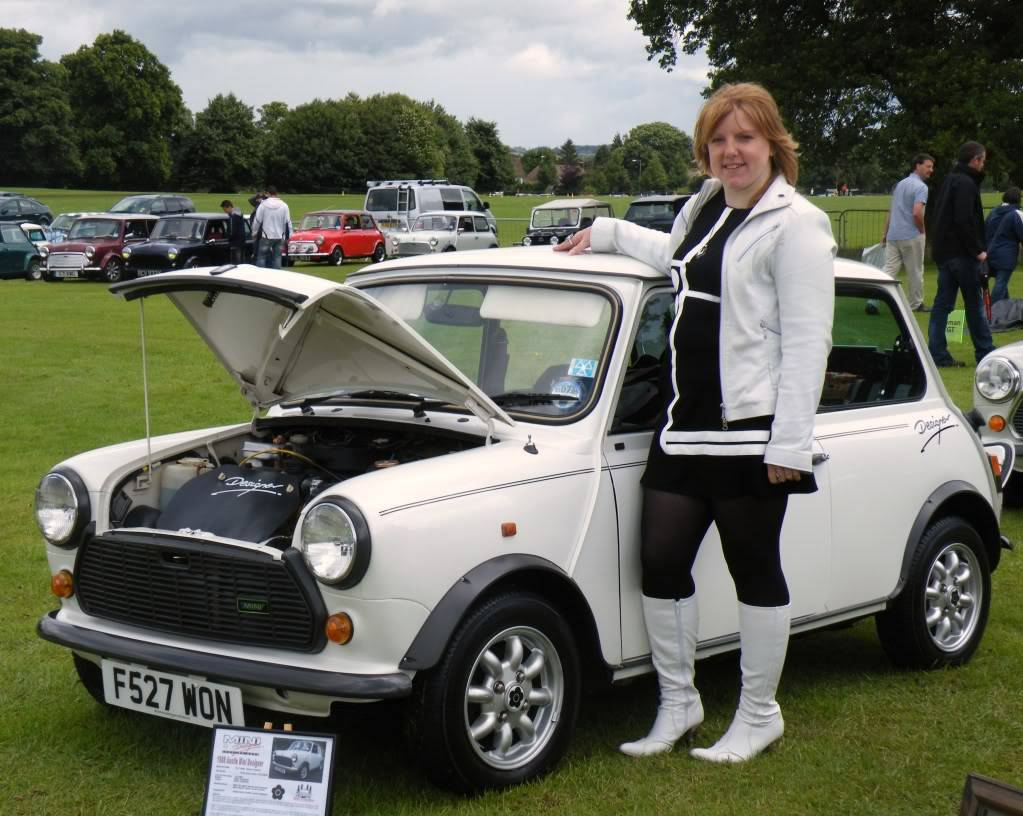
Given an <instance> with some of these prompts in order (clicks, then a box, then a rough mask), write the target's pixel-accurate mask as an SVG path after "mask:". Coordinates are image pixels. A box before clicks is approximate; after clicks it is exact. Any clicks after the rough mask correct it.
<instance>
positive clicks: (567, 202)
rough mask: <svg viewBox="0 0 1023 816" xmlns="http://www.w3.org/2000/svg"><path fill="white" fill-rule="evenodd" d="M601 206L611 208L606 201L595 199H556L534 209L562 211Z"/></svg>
mask: <svg viewBox="0 0 1023 816" xmlns="http://www.w3.org/2000/svg"><path fill="white" fill-rule="evenodd" d="M596 205H600V206H602V207H610V206H611V205H610V204H608V203H607V202H606V201H598V200H597V199H595V198H556V199H554V200H553V201H548V202H546V203H545V204H538V205H537V206H535V207H533V209H534V210H546V209H548V208H549V209H555V208H558V209H561V208H563V207H593V206H596Z"/></svg>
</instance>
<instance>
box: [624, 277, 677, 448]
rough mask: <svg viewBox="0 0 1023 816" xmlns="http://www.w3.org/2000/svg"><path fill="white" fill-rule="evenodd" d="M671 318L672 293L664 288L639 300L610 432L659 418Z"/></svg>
mask: <svg viewBox="0 0 1023 816" xmlns="http://www.w3.org/2000/svg"><path fill="white" fill-rule="evenodd" d="M674 318H675V297H674V295H673V294H672V293H671V292H670V291H668V290H663V291H660V292H654V293H652V294H651V295H650V296H649V297H648V298H647V300H646V303H644V304H643V311H642V313H641V314H640V318H639V325H638V327H637V328H636V337H635V339H634V340H633V342H632V348H631V349H629V365H628V367H627V368H626V369H625V377H624V380H623V383H622V390H621V393H620V394H619V396H618V404H617V405H616V406H615V413H614V421H613V422H612V424H611V433H623V432H627V431H638V430H645V429H649V428H654V427H656V425H657V423H658V422H659V420H660V418H661V413H662V409H663V407H664V394H665V392H666V387H667V382H666V377H665V372H666V369H665V365H666V363H667V355H668V334H669V332H670V331H671V323H672V320H674Z"/></svg>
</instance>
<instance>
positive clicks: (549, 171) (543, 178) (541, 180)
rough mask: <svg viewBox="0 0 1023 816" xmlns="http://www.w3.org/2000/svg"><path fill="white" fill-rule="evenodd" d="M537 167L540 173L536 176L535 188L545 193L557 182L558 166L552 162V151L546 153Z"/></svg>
mask: <svg viewBox="0 0 1023 816" xmlns="http://www.w3.org/2000/svg"><path fill="white" fill-rule="evenodd" d="M538 166H539V168H540V171H539V172H538V173H537V176H536V188H537V190H538V191H539V192H542V193H545V192H547V191H548V190H550V189H551V188H552V187H553V186H554V185H555V184H556V183H557V181H558V165H557V163H556V162H555V160H554V151H553V150H551V151H549V152H548V153H546V154H545V155H544V156H543V158H541V159H540V164H539V165H538Z"/></svg>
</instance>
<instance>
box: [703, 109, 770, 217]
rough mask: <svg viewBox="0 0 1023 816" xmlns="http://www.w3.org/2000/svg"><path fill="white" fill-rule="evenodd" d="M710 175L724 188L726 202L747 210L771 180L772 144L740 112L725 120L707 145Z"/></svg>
mask: <svg viewBox="0 0 1023 816" xmlns="http://www.w3.org/2000/svg"><path fill="white" fill-rule="evenodd" d="M707 152H708V158H709V159H710V174H711V175H712V176H714V178H716V179H719V180H720V181H721V183H722V184H723V185H724V188H725V201H726V202H727V203H728V204H729V206H732V207H739V208H745V207H747V206H749V203H750V200H751V199H752V198H753V196H754V195H755V194H756V193H757V192H759V191H760V189H761V188H762V187H763V186H764V185H765V184H766V183H767V180H768V179H769V178H770V177H771V143H770V142H768V141H767V139H765V138H764V136H763V135H762V134H761V133H760V131H759V130H757V129H756V127H755V126H754V125H753V123H752V122H751V121H750V120H749V118H748V117H747V116H746V115H745V114H744V113H743V112H742V111H739V110H733V111H732V112H731V113H729V114H728V115H727V116H725V117H723V118H722V119H721V121H720V122H718V126H717V127H716V128H715V129H714V132H713V133H712V134H711V135H710V140H709V142H708V144H707Z"/></svg>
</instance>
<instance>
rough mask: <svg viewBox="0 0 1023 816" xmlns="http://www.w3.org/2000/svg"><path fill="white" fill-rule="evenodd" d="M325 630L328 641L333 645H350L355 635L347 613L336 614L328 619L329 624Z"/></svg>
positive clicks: (325, 626)
mask: <svg viewBox="0 0 1023 816" xmlns="http://www.w3.org/2000/svg"><path fill="white" fill-rule="evenodd" d="M323 628H324V631H325V632H326V633H327V640H329V641H330V642H331V643H339V644H341V645H342V646H344V645H345V644H346V643H348V641H350V640H351V639H352V635H354V634H355V627H354V626H352V619H351V618H350V617H349V616H348V613H346V612H335V613H334V614H333V615H331V616H330V617H329V618H327V623H326V624H325V625H324V627H323Z"/></svg>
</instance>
